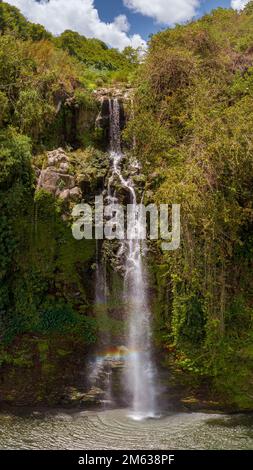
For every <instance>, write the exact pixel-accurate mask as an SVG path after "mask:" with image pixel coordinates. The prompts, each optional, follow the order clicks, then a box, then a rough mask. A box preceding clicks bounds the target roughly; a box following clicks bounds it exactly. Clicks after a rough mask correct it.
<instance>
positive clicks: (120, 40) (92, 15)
mask: <svg viewBox="0 0 253 470" xmlns="http://www.w3.org/2000/svg"><path fill="white" fill-rule="evenodd" d="M8 3H10V4H11V5H14V6H16V7H17V8H19V9H20V11H21V12H22V13H23V14H24V15H25V17H26V18H28V19H29V20H30V21H33V22H35V23H40V24H42V25H44V26H45V27H46V28H47V29H48V30H49V31H51V32H52V33H54V34H61V33H62V32H63V31H65V30H66V29H72V30H73V31H77V32H79V33H80V34H83V35H84V36H87V37H96V38H98V39H101V40H102V41H104V42H106V43H107V44H109V45H110V46H112V47H117V48H118V49H120V50H122V49H124V47H126V46H133V47H139V46H144V45H145V41H144V40H143V39H142V38H141V36H140V35H139V34H134V35H132V36H130V35H128V34H127V33H128V31H129V29H130V26H129V23H128V20H127V17H126V16H125V15H119V16H117V17H116V18H115V19H114V21H113V22H112V23H105V22H103V21H102V20H101V19H100V17H99V14H98V11H97V9H96V8H95V6H94V0H50V1H49V2H42V3H39V2H36V1H35V0H8Z"/></svg>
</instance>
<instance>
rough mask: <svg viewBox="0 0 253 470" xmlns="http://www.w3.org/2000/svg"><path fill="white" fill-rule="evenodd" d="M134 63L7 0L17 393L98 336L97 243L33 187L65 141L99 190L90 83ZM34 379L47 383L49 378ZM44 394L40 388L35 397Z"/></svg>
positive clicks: (1, 6) (3, 257) (5, 126)
mask: <svg viewBox="0 0 253 470" xmlns="http://www.w3.org/2000/svg"><path fill="white" fill-rule="evenodd" d="M133 61H134V53H133V52H132V53H131V51H129V50H127V51H126V54H121V53H120V52H118V51H116V50H113V49H108V48H107V46H106V45H105V44H103V43H102V42H101V41H98V40H95V39H86V38H84V37H82V36H80V35H79V34H77V33H74V32H71V31H66V32H65V33H63V34H62V35H61V36H60V37H59V38H54V37H53V36H52V35H51V34H50V33H48V32H47V31H46V30H45V29H44V28H43V27H42V26H40V25H35V24H32V23H30V22H28V21H27V20H26V19H25V18H24V17H23V15H22V14H21V13H20V12H19V10H18V9H16V8H14V7H12V6H10V5H8V3H5V2H1V3H0V211H1V217H0V240H1V243H0V337H1V348H0V363H1V364H2V365H3V366H6V367H11V368H10V369H8V370H9V371H10V372H8V370H7V372H5V378H6V380H7V383H8V377H9V378H10V380H11V377H12V376H13V374H14V375H15V374H16V375H15V380H14V379H13V380H14V383H16V389H17V391H16V395H15V393H14V395H13V400H14V401H16V399H17V395H18V390H20V387H21V389H22V387H23V384H22V383H21V384H19V381H21V382H22V376H23V374H24V379H23V380H27V381H28V383H29V381H30V379H29V374H30V375H31V374H32V375H31V377H32V376H33V372H31V371H30V372H29V369H33V368H34V365H35V364H40V366H41V367H42V366H43V374H44V376H43V377H44V378H43V380H44V381H45V382H52V384H53V378H54V375H55V374H56V373H57V367H58V372H59V370H60V367H61V364H60V362H61V361H62V360H63V357H65V356H66V357H67V358H68V359H69V362H70V363H71V358H72V360H75V355H80V357H81V354H83V349H85V348H87V346H88V345H90V344H92V343H94V341H96V338H97V321H96V319H95V318H94V316H93V312H92V302H93V289H92V282H93V281H92V280H93V268H92V265H93V263H94V256H95V244H94V242H93V241H83V243H82V242H77V241H76V240H75V239H74V238H73V236H72V233H71V220H70V218H69V216H68V211H69V208H68V207H67V205H66V204H65V203H64V202H63V201H61V200H59V199H57V198H55V197H53V196H52V195H51V194H50V193H48V192H46V191H45V190H36V191H35V189H36V184H37V182H36V175H37V173H36V172H38V171H41V170H42V169H43V168H44V165H45V162H46V160H47V159H46V151H47V150H52V149H54V148H57V147H59V146H64V147H65V149H66V151H67V152H68V155H69V166H70V172H71V173H72V174H75V175H76V177H77V179H79V183H80V185H83V186H84V187H85V188H86V191H88V192H90V195H88V197H92V194H93V192H94V191H96V190H97V184H99V183H97V182H99V181H100V180H102V179H103V178H104V176H105V172H106V164H105V159H104V154H103V153H102V152H101V150H95V149H94V146H95V145H97V142H99V136H98V135H97V131H96V130H95V118H96V116H97V114H98V104H97V102H96V100H95V98H94V96H93V94H92V89H94V88H96V87H97V86H98V85H99V83H100V84H101V83H102V84H104V83H110V82H111V80H112V79H113V78H115V77H116V76H117V73H119V74H120V73H122V71H124V77H126V76H127V74H128V73H130V72H131V71H132V70H133V67H134V64H133ZM113 74H116V75H113ZM73 148H74V149H77V148H78V151H77V152H71V150H73ZM35 173H36V175H35ZM66 213H67V216H66ZM70 332H71V335H70V334H69V333H70ZM62 343H63V346H62ZM80 351H82V353H81V352H80ZM65 367H68V366H67V364H66V365H65ZM27 371H28V372H27ZM8 374H10V375H8ZM34 380H35V381H37V382H38V383H37V386H38V387H40V385H39V382H40V380H41V377H37V378H34ZM31 386H32V385H31ZM10 387H12V385H10ZM14 388H15V386H14ZM35 388H36V387H35ZM7 391H8V387H7ZM5 393H6V391H5V392H3V397H4V396H5ZM7 395H8V393H7ZM46 396H47V391H46V390H41V391H40V393H39V395H38V396H37V395H36V394H35V396H34V397H33V399H34V400H35V401H36V400H37V399H42V400H43V398H45V399H46Z"/></svg>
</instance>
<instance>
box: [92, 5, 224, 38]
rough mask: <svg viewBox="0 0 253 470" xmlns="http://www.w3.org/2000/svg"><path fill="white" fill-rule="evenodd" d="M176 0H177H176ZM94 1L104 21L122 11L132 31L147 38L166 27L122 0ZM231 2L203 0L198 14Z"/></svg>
mask: <svg viewBox="0 0 253 470" xmlns="http://www.w3.org/2000/svg"><path fill="white" fill-rule="evenodd" d="M155 1H156V0H150V2H155ZM174 1H175V2H176V0H174ZM94 3H95V6H96V8H97V9H98V11H99V15H100V17H101V19H102V20H103V21H106V22H109V21H112V20H113V19H114V17H115V16H117V15H119V14H122V13H123V14H125V15H127V17H128V20H129V23H130V26H131V28H130V33H131V34H134V33H138V34H140V35H141V36H142V37H143V38H144V39H145V40H147V39H148V37H149V35H150V34H152V33H156V32H157V31H160V30H161V29H163V28H165V27H166V26H164V25H161V24H159V23H157V22H156V21H154V20H153V19H152V18H148V17H147V16H144V15H141V14H139V13H133V12H131V11H130V10H129V9H128V8H126V7H125V6H124V5H123V1H122V0H95V2H94ZM230 4H231V2H230V0H202V1H201V4H200V8H198V14H197V15H196V16H197V17H198V16H202V15H203V14H205V13H208V12H209V11H211V10H213V9H214V8H217V7H223V8H230Z"/></svg>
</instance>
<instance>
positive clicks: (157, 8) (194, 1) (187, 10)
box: [123, 0, 200, 25]
mask: <svg viewBox="0 0 253 470" xmlns="http://www.w3.org/2000/svg"><path fill="white" fill-rule="evenodd" d="M123 2H124V5H125V6H126V7H128V8H130V9H131V10H133V11H135V12H136V13H141V14H142V15H145V16H150V17H151V18H154V19H155V20H156V21H157V22H158V23H161V24H166V25H173V24H175V23H179V22H182V21H186V20H189V19H191V18H192V17H193V16H194V15H195V14H196V12H197V8H198V6H199V4H200V0H123Z"/></svg>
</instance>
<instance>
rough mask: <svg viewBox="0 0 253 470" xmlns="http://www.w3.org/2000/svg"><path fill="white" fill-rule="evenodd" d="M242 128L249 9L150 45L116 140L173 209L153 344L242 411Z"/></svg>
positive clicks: (251, 108) (250, 310)
mask: <svg viewBox="0 0 253 470" xmlns="http://www.w3.org/2000/svg"><path fill="white" fill-rule="evenodd" d="M252 127H253V4H252V2H251V3H250V4H249V5H248V6H247V8H246V9H245V10H244V11H242V12H241V13H238V12H235V11H233V10H224V9H221V8H219V9H217V10H215V11H213V12H212V13H211V14H209V15H206V16H204V17H203V18H202V19H200V20H198V21H196V22H193V23H190V24H188V25H186V26H177V27H175V28H174V29H170V30H166V31H163V32H161V33H158V34H156V35H155V36H153V37H152V39H151V41H150V45H149V52H148V55H147V58H146V60H145V63H144V64H143V65H142V67H141V74H140V78H139V80H138V83H137V93H136V109H135V119H134V120H133V121H132V122H131V123H130V124H129V126H128V129H127V132H126V137H127V136H131V135H132V134H133V133H134V135H135V138H136V152H137V155H138V158H140V159H141V160H142V162H143V165H144V168H145V169H146V173H147V175H150V174H152V177H151V178H150V177H149V178H148V185H149V189H152V190H153V194H154V197H155V199H156V201H157V202H159V203H160V202H163V203H169V204H172V203H179V204H181V218H182V221H181V227H182V240H181V247H180V249H179V250H177V251H175V252H173V253H170V254H161V255H160V263H161V266H160V268H158V269H157V276H158V279H159V284H160V289H163V296H164V297H163V298H164V300H163V303H162V306H161V308H162V313H161V321H160V339H161V340H162V343H163V344H165V345H166V344H167V347H168V350H169V351H170V352H171V354H170V357H171V355H174V359H175V360H176V363H177V365H179V366H180V367H182V368H183V369H185V370H188V371H189V372H190V373H192V374H195V375H196V376H201V375H209V376H210V377H212V378H213V384H214V385H215V388H216V390H217V389H218V390H220V391H221V392H222V393H223V394H225V396H226V397H227V398H228V400H230V402H233V403H236V404H237V405H238V406H241V407H245V408H247V407H250V406H252V403H253V401H252V386H253V369H252V359H253V304H252V300H253V280H252V260H253V258H252V246H253V245H252V242H253V236H252V233H253V206H252V186H253V176H252V175H253V142H252ZM154 171H155V173H154ZM161 273H162V275H161ZM159 276H160V277H159ZM168 299H170V302H169V304H168Z"/></svg>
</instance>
